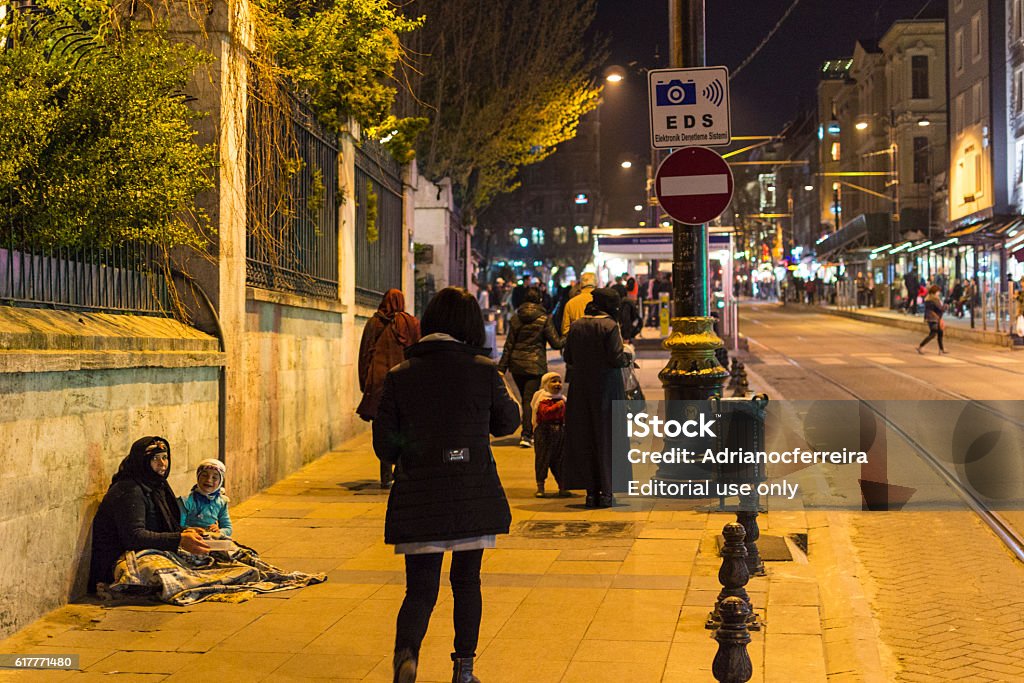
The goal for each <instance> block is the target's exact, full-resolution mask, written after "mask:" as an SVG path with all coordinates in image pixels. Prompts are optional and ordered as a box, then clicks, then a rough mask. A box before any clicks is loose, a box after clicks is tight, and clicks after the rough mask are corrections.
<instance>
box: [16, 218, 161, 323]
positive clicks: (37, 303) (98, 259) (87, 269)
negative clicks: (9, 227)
mask: <svg viewBox="0 0 1024 683" xmlns="http://www.w3.org/2000/svg"><path fill="white" fill-rule="evenodd" d="M159 262H160V259H159V258H158V254H157V250H156V248H155V247H153V246H152V245H133V244H126V245H124V246H121V247H117V248H113V249H67V248H57V249H36V248H32V247H30V246H27V245H25V244H24V243H21V242H20V241H16V240H15V239H14V237H12V236H10V235H8V236H7V238H6V239H4V240H3V244H0V304H3V305H8V306H24V307H30V308H54V309H67V310H76V311H92V312H106V313H132V314H136V315H158V316H164V315H170V313H171V311H172V302H171V296H170V293H169V290H168V283H167V279H166V277H165V276H164V273H163V272H162V270H161V269H159V268H154V267H153V264H156V263H159Z"/></svg>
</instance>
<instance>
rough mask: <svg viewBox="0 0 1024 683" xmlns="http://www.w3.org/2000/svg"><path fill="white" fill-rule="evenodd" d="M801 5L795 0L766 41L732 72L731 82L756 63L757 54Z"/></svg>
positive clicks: (730, 75) (769, 33)
mask: <svg viewBox="0 0 1024 683" xmlns="http://www.w3.org/2000/svg"><path fill="white" fill-rule="evenodd" d="M799 4H800V0H793V4H791V5H790V6H789V9H787V10H786V11H785V12H784V13H783V14H782V17H781V18H780V19H779V20H778V21H777V22H775V26H773V27H772V30H771V31H769V32H768V35H766V36H765V37H764V40H762V41H761V42H760V43H758V45H757V47H755V48H754V51H753V52H751V53H750V55H749V56H747V58H746V59H744V60H743V61H742V62H741V63H740V65H739V66H738V67H736V68H735V69H734V70H733V71H732V73H730V74H729V80H730V81H731V80H732V79H734V78H736V75H737V74H738V73H739V72H741V71H743V69H744V67H746V66H747V64H750V63H751V62H752V61H754V57H756V56H757V53H759V52H760V51H761V49H762V48H763V47H764V46H765V45H767V44H768V41H769V40H771V39H772V38H773V37H774V36H775V33H776V32H777V31H778V30H779V28H780V27H781V26H782V24H783V23H784V22H785V21H786V18H787V17H789V15H790V14H792V13H793V10H795V9H796V6H797V5H799Z"/></svg>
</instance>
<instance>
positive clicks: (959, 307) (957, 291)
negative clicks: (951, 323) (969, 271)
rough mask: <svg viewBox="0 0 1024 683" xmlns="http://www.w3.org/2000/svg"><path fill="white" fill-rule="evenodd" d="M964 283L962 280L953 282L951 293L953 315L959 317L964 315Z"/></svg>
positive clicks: (950, 302)
mask: <svg viewBox="0 0 1024 683" xmlns="http://www.w3.org/2000/svg"><path fill="white" fill-rule="evenodd" d="M963 298H964V284H963V281H962V280H956V281H955V282H954V283H953V289H952V291H950V293H949V302H948V303H949V305H951V306H952V307H953V315H955V316H956V317H958V318H962V317H964V302H963Z"/></svg>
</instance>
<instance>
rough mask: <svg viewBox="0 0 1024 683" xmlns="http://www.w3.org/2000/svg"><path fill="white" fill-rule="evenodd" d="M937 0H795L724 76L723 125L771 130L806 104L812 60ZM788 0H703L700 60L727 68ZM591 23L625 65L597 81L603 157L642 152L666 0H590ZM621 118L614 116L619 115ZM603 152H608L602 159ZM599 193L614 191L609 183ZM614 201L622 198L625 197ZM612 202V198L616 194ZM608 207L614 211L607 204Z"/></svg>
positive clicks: (613, 58) (810, 101)
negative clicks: (728, 115) (726, 117)
mask: <svg viewBox="0 0 1024 683" xmlns="http://www.w3.org/2000/svg"><path fill="white" fill-rule="evenodd" d="M945 1H946V0H800V2H799V4H798V5H797V7H796V9H794V10H793V12H792V13H791V14H790V15H789V18H788V19H786V21H785V23H784V24H783V25H782V26H781V28H780V29H779V30H778V31H777V32H776V34H775V35H774V37H773V38H772V39H771V41H770V42H769V43H768V44H767V45H765V46H764V48H763V49H762V50H761V52H760V53H759V54H758V55H757V57H756V58H755V59H754V61H752V62H751V63H750V64H748V65H747V66H746V67H745V68H744V69H743V70H742V71H741V72H740V73H739V75H738V76H736V78H734V79H733V80H732V81H731V84H730V86H731V93H730V95H731V100H732V131H733V135H769V134H773V133H778V132H779V131H780V130H781V129H782V128H783V126H784V125H785V124H786V122H787V121H790V120H792V119H793V118H794V116H795V115H796V113H797V112H798V111H800V110H801V109H803V108H810V107H812V106H814V97H815V89H816V84H817V70H818V67H819V66H820V64H821V62H823V61H825V60H827V59H832V58H838V57H849V56H852V54H853V48H854V44H855V42H856V41H857V40H858V39H860V38H875V39H877V38H880V37H881V36H882V35H883V33H884V32H885V30H886V29H888V27H889V26H891V25H892V23H893V21H895V20H896V19H903V18H913V17H914V16H916V15H917V14H918V13H919V12H920V11H921V10H922V9H924V8H925V6H926V5H927V6H928V7H927V11H928V12H929V13H930V12H933V11H935V9H936V7H938V8H941V7H942V6H943V4H944V3H945ZM792 2H793V0H708V1H707V2H706V3H705V5H706V41H707V63H708V65H724V66H727V67H728V68H729V70H730V72H732V71H734V70H735V69H736V67H738V66H739V65H740V63H742V62H743V61H744V59H746V57H747V56H748V55H749V54H750V53H751V52H752V51H753V50H754V48H755V47H757V45H758V44H759V43H760V42H761V40H762V39H763V38H764V37H765V36H766V35H767V34H768V33H769V31H770V30H771V29H772V27H773V26H774V25H775V24H776V22H777V21H778V20H779V19H780V18H781V17H782V15H783V14H784V13H785V11H786V9H787V8H788V7H789V6H790V5H791V4H792ZM596 24H597V29H598V31H600V32H601V33H603V34H604V35H606V36H607V37H608V39H609V41H610V44H609V49H610V51H611V55H610V56H609V58H608V64H609V65H621V66H627V65H629V64H630V63H631V62H635V63H636V64H635V66H633V67H632V68H631V69H630V73H629V77H628V79H627V81H624V82H622V83H619V84H616V85H609V86H608V87H606V88H605V95H604V103H603V104H602V105H601V133H602V138H603V141H602V151H603V153H604V157H605V158H604V161H603V163H602V165H605V164H609V163H613V162H614V163H616V164H617V163H618V158H619V157H621V158H627V157H634V158H635V157H640V156H644V155H648V154H649V150H650V142H649V140H650V138H649V135H650V133H649V131H648V123H647V116H648V115H647V89H646V79H645V77H644V75H643V73H642V69H644V68H665V67H666V66H667V61H668V0H598V17H597V22H596ZM619 122H623V123H619ZM609 157H615V159H610V158H609ZM608 185H609V184H606V188H605V191H606V196H608V192H609V191H611V196H609V199H612V200H613V201H614V199H615V197H614V194H615V192H614V185H615V183H610V185H611V186H608ZM623 201H626V202H631V201H632V200H629V199H627V198H625V197H623ZM619 203H622V202H619ZM611 208H612V217H614V214H615V213H616V211H615V207H614V206H612V207H611Z"/></svg>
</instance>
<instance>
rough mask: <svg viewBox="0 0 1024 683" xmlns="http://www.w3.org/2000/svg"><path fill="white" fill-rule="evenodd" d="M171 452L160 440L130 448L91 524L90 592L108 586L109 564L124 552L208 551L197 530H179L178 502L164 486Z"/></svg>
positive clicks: (152, 438) (111, 575)
mask: <svg viewBox="0 0 1024 683" xmlns="http://www.w3.org/2000/svg"><path fill="white" fill-rule="evenodd" d="M170 471H171V446H170V444H168V443H167V440H166V439H164V438H161V437H159V436H144V437H142V438H141V439H139V440H138V441H136V442H135V443H134V444H132V448H131V451H130V452H129V453H128V456H127V457H125V459H124V460H122V461H121V466H120V467H119V468H118V470H117V473H116V474H115V475H114V477H113V479H111V482H110V488H109V489H107V493H106V495H105V496H103V501H102V502H101V503H100V507H99V510H97V511H96V518H95V519H94V520H93V523H92V563H91V565H90V567H89V590H90V591H95V590H96V584H97V583H105V584H109V583H113V581H114V564H115V563H116V562H117V558H118V557H120V556H121V554H122V553H124V552H125V551H128V550H148V549H153V550H167V551H171V552H175V551H177V550H178V549H179V548H181V549H182V550H184V551H186V552H189V553H195V554H202V553H206V552H208V551H209V546H207V545H206V543H204V542H203V538H202V535H201V534H202V532H201V531H200V530H199V529H185V530H184V531H182V529H181V526H180V525H179V521H180V513H179V511H178V501H177V499H176V498H175V497H174V493H173V492H172V491H171V487H170V485H169V484H168V483H167V475H168V473H169V472H170Z"/></svg>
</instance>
